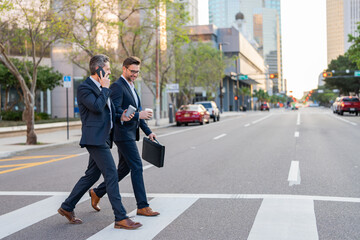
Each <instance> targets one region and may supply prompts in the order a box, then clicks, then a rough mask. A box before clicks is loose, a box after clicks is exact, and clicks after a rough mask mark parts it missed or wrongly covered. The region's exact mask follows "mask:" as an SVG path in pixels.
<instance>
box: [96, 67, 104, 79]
mask: <svg viewBox="0 0 360 240" xmlns="http://www.w3.org/2000/svg"><path fill="white" fill-rule="evenodd" d="M100 72H102V76H103V77H105V71H104V69H103V68H102V67H100V66H99V68H98V69H96V73H97V75H98V76H99V77H100V78H101V76H100Z"/></svg>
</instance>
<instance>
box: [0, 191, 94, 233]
mask: <svg viewBox="0 0 360 240" xmlns="http://www.w3.org/2000/svg"><path fill="white" fill-rule="evenodd" d="M87 199H89V197H88V196H87V195H86V196H84V197H83V198H82V199H81V200H80V201H79V203H80V202H83V201H85V200H87ZM64 200H65V197H64V196H52V197H49V198H46V199H44V200H41V201H38V202H36V203H33V204H30V205H28V206H26V207H23V208H20V209H18V210H15V211H12V212H10V213H6V214H4V215H1V216H0V226H1V228H0V239H2V238H4V237H6V236H9V235H10V234H13V233H15V232H17V231H20V230H22V229H24V228H26V227H29V226H31V225H33V224H35V223H37V222H40V221H42V220H44V219H46V218H48V217H51V216H53V215H55V214H57V210H58V208H59V207H60V205H61V203H62V202H63V201H64ZM65 220H66V219H65V218H64V221H65Z"/></svg>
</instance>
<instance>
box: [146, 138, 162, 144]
mask: <svg viewBox="0 0 360 240" xmlns="http://www.w3.org/2000/svg"><path fill="white" fill-rule="evenodd" d="M149 139H150V138H149ZM154 140H155V142H156V143H157V144H159V145H161V144H160V143H159V141H158V140H156V138H154Z"/></svg>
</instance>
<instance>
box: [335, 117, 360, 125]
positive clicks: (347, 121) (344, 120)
mask: <svg viewBox="0 0 360 240" xmlns="http://www.w3.org/2000/svg"><path fill="white" fill-rule="evenodd" d="M335 118H337V119H339V120H341V121H343V122H346V123H349V124H351V125H353V126H356V125H357V124H356V123H354V122H350V121H349V120H346V119H343V118H341V117H336V116H335Z"/></svg>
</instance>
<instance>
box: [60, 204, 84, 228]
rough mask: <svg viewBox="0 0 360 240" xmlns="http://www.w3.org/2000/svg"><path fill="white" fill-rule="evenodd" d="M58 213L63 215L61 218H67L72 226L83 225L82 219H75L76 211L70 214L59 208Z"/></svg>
mask: <svg viewBox="0 0 360 240" xmlns="http://www.w3.org/2000/svg"><path fill="white" fill-rule="evenodd" d="M58 213H59V214H60V215H61V216H65V217H66V218H67V219H68V220H69V222H70V223H71V224H81V223H82V220H81V219H80V218H77V217H75V213H74V211H72V212H68V211H65V210H64V209H62V208H59V209H58Z"/></svg>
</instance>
